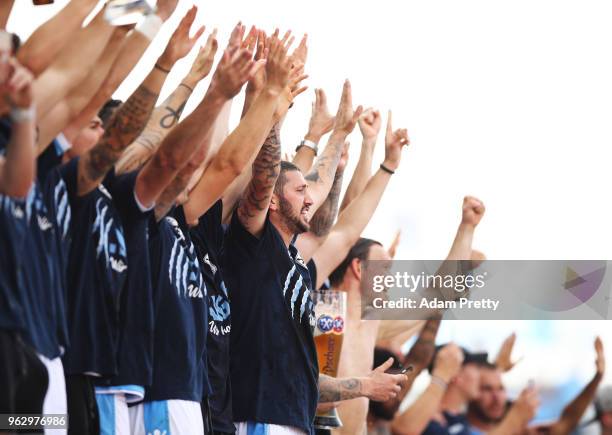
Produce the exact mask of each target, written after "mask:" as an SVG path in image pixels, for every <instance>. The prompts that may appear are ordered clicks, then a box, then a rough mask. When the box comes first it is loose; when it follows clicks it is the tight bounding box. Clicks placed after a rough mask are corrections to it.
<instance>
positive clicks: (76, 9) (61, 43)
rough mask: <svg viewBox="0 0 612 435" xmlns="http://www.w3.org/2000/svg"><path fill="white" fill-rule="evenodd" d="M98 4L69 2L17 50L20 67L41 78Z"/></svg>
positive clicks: (84, 0) (93, 0)
mask: <svg viewBox="0 0 612 435" xmlns="http://www.w3.org/2000/svg"><path fill="white" fill-rule="evenodd" d="M3 3H6V2H5V1H4V2H3ZM8 3H13V1H12V0H11V1H9V2H8ZM97 4H98V0H71V1H70V2H69V3H68V4H67V5H66V7H64V9H62V10H61V11H60V12H59V13H58V14H57V15H55V16H54V17H53V18H51V19H50V20H49V21H47V22H46V23H44V24H43V25H42V26H40V27H39V28H38V29H36V31H35V32H34V33H33V34H32V35H31V36H30V37H29V38H28V40H27V41H26V42H24V44H23V45H22V46H21V48H19V52H18V53H17V58H18V59H19V61H20V62H21V64H22V65H24V66H25V67H27V68H28V69H29V70H30V71H32V73H33V74H34V75H35V76H36V77H38V76H39V75H40V74H42V72H43V71H44V70H46V69H47V67H49V65H51V63H52V62H53V61H54V59H55V58H56V57H57V55H58V54H59V53H60V51H61V50H62V49H63V48H64V47H65V46H66V45H67V44H69V42H70V38H71V37H72V38H74V37H75V36H76V35H77V34H78V33H79V31H80V28H81V24H82V23H83V20H84V19H85V18H86V17H87V15H89V13H90V12H91V11H92V10H93V8H94V7H95V6H96V5H97Z"/></svg>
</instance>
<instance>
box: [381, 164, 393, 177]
mask: <svg viewBox="0 0 612 435" xmlns="http://www.w3.org/2000/svg"><path fill="white" fill-rule="evenodd" d="M380 169H382V170H383V171H385V172H386V173H387V174H391V175H393V174H395V171H392V170H391V169H389V168H387V167H386V166H385V165H384V164H382V163H381V164H380Z"/></svg>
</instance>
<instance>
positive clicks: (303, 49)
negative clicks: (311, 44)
mask: <svg viewBox="0 0 612 435" xmlns="http://www.w3.org/2000/svg"><path fill="white" fill-rule="evenodd" d="M307 58H308V34H307V33H305V34H304V36H303V37H302V40H301V41H300V44H299V45H298V46H297V47H296V49H295V50H294V51H293V53H292V54H291V59H292V61H293V65H294V66H295V65H298V64H302V65H305V64H306V59H307Z"/></svg>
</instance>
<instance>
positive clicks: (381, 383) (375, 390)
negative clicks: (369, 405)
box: [363, 358, 408, 402]
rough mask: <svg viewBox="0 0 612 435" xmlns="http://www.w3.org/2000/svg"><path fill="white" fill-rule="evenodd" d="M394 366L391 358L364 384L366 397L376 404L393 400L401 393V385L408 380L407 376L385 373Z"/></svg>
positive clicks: (373, 372) (373, 371) (374, 371)
mask: <svg viewBox="0 0 612 435" xmlns="http://www.w3.org/2000/svg"><path fill="white" fill-rule="evenodd" d="M392 365H393V358H389V359H388V360H387V361H385V362H384V363H383V364H381V365H380V366H378V367H376V368H375V369H374V370H372V372H371V373H370V375H369V376H368V377H367V378H365V380H364V382H363V389H364V391H363V393H364V396H365V397H367V398H369V399H370V400H374V401H375V402H386V401H387V400H389V399H393V398H395V397H396V396H397V393H399V392H400V390H401V386H400V384H401V383H402V382H404V381H406V380H407V379H408V378H407V377H406V375H391V374H388V373H385V372H386V371H387V370H388V369H389V368H391V366H392Z"/></svg>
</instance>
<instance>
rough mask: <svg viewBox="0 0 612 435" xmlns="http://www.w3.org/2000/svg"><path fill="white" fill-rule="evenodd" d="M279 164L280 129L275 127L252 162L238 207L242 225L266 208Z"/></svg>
mask: <svg viewBox="0 0 612 435" xmlns="http://www.w3.org/2000/svg"><path fill="white" fill-rule="evenodd" d="M280 162H281V143H280V129H279V127H278V125H275V126H274V127H273V128H272V130H270V133H269V134H268V137H267V138H266V140H265V142H264V144H263V146H262V147H261V150H259V153H258V154H257V157H256V158H255V161H254V162H253V175H252V177H251V182H250V183H249V185H248V186H247V188H246V191H245V193H244V195H243V197H242V198H241V200H240V204H239V205H238V217H239V218H240V221H241V222H242V223H243V225H245V226H248V222H249V219H251V218H253V217H255V216H256V215H257V214H259V213H261V212H263V211H265V210H266V209H267V208H268V205H269V204H270V198H271V197H272V192H273V191H274V185H275V184H276V180H277V178H278V175H279V173H280Z"/></svg>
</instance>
